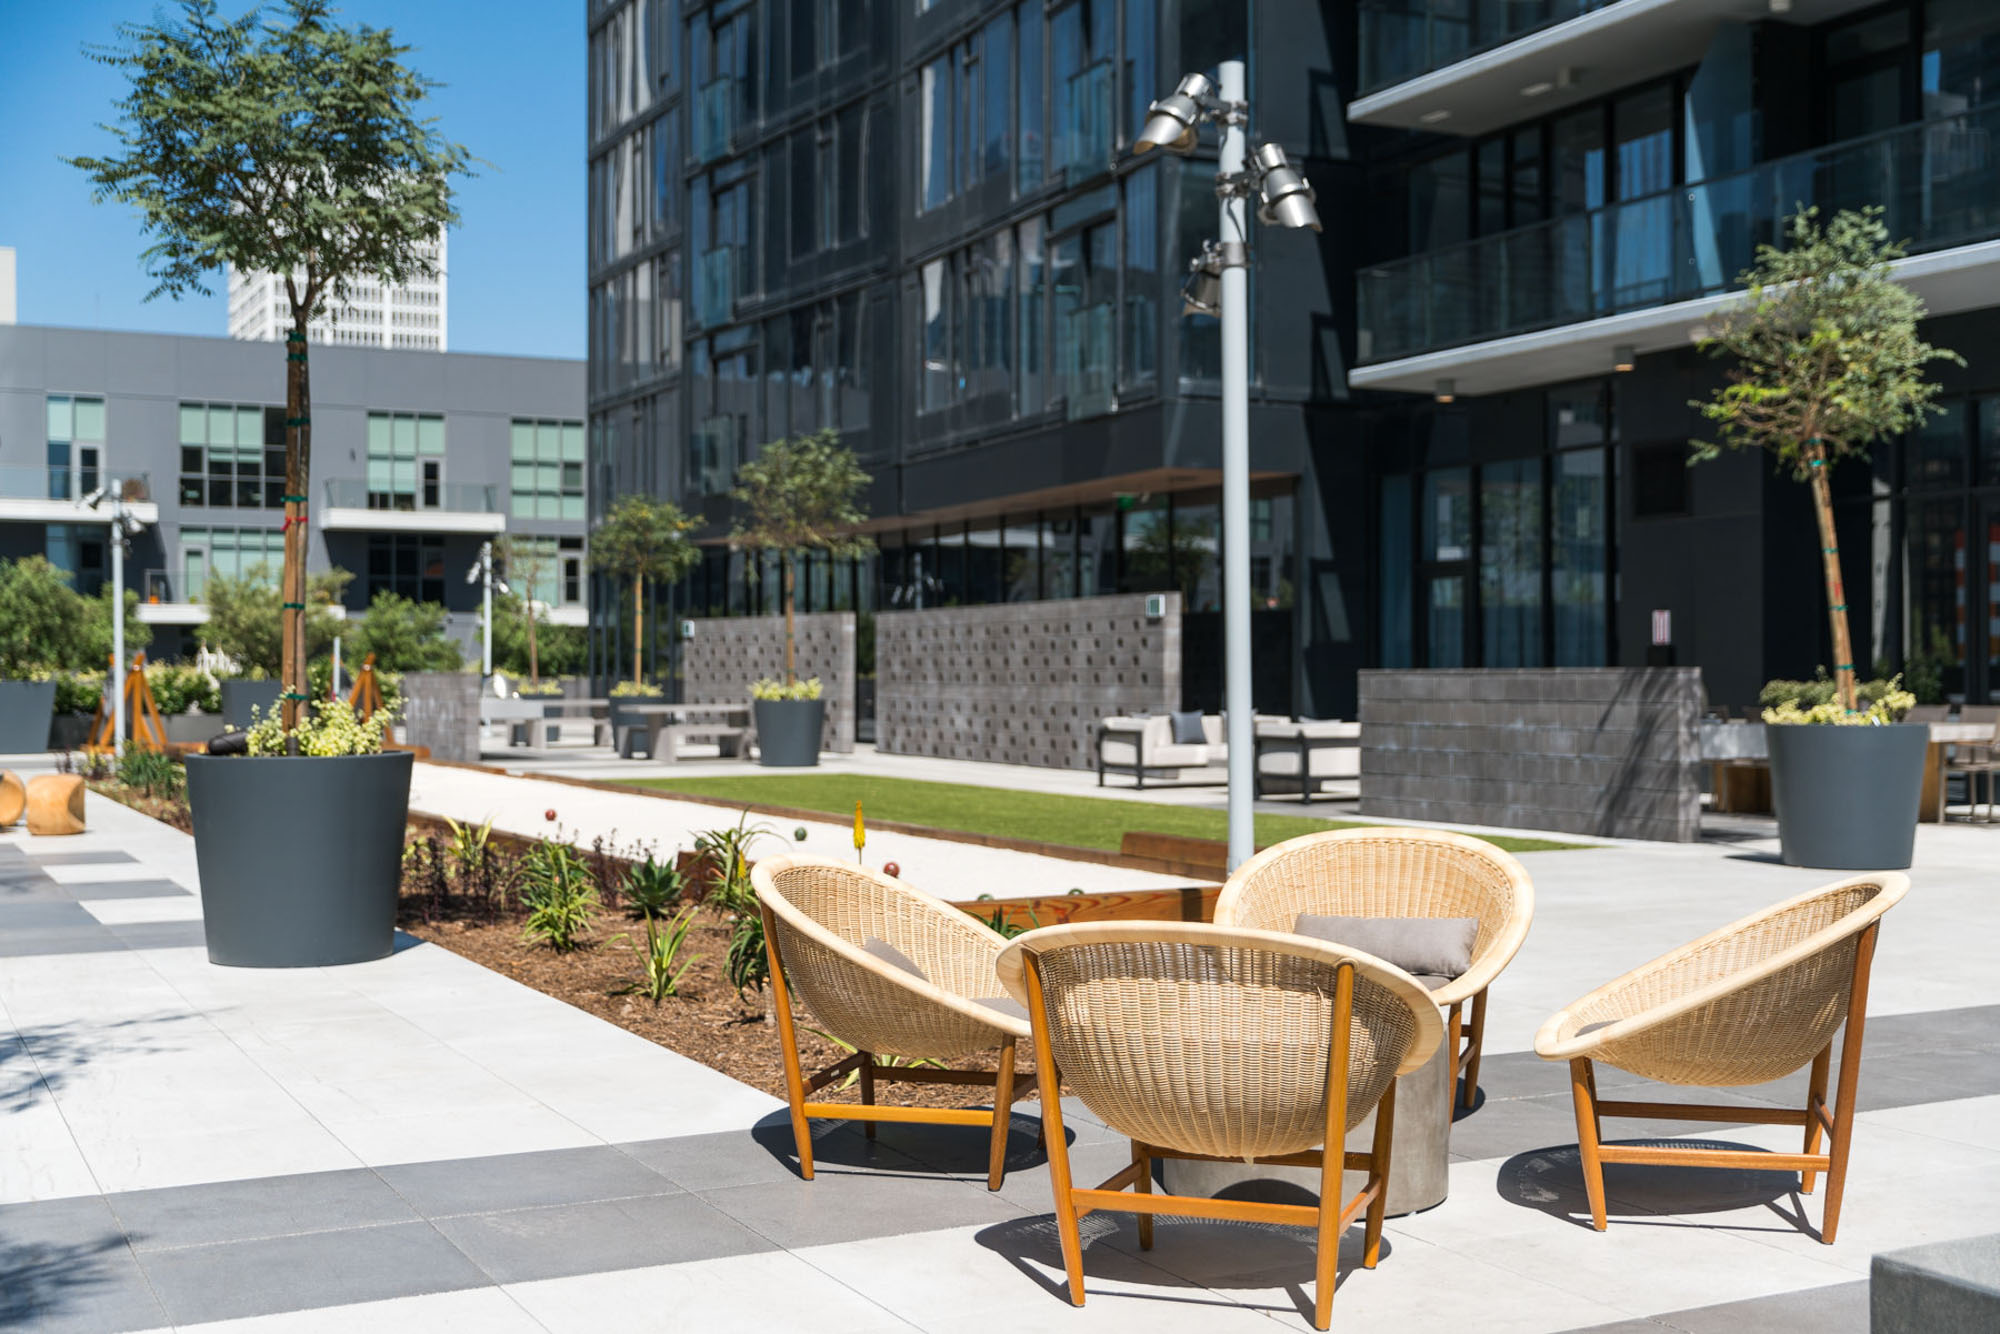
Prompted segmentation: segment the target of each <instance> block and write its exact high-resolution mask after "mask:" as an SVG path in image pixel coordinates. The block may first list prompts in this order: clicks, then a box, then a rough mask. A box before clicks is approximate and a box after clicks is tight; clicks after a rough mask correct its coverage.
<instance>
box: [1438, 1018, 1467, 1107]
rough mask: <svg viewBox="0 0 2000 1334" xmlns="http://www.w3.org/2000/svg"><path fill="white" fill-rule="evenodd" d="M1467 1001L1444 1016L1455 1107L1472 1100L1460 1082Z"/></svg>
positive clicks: (1445, 1039)
mask: <svg viewBox="0 0 2000 1334" xmlns="http://www.w3.org/2000/svg"><path fill="white" fill-rule="evenodd" d="M1464 1019H1465V1002H1464V1001H1460V1002H1459V1003H1458V1004H1456V1005H1454V1006H1452V1007H1451V1013H1450V1014H1448V1015H1446V1016H1445V1017H1444V1049H1445V1052H1446V1054H1447V1059H1449V1060H1450V1061H1451V1104H1452V1106H1454V1107H1469V1106H1471V1105H1472V1104H1471V1102H1470V1101H1469V1100H1467V1099H1466V1098H1465V1097H1464V1096H1463V1093H1462V1089H1463V1085H1461V1084H1460V1083H1459V1082H1458V1058H1459V1054H1460V1053H1459V1047H1460V1045H1461V1044H1462V1043H1463V1042H1464V1036H1463V1035H1464V1031H1465V1026H1464Z"/></svg>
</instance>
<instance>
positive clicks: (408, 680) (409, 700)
mask: <svg viewBox="0 0 2000 1334" xmlns="http://www.w3.org/2000/svg"><path fill="white" fill-rule="evenodd" d="M402 691H403V726H402V739H403V741H404V742H405V743H406V744H408V745H412V746H426V747H429V749H430V752H431V758H432V759H434V760H453V761H456V762H458V763H460V764H477V763H479V676H478V674H477V673H476V672H405V673H403V684H402Z"/></svg>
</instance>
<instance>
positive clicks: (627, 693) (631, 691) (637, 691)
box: [611, 681, 666, 699]
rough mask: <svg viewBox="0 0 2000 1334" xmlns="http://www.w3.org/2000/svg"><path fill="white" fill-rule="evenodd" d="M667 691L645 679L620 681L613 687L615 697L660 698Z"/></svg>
mask: <svg viewBox="0 0 2000 1334" xmlns="http://www.w3.org/2000/svg"><path fill="white" fill-rule="evenodd" d="M665 693H666V692H665V691H663V690H661V689H660V688H659V687H658V686H656V685H652V684H650V683H648V682H645V681H620V682H619V683H618V684H617V685H615V686H613V687H611V698H613V699H658V698H660V696H661V695H663V694H665Z"/></svg>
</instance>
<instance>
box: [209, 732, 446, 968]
mask: <svg viewBox="0 0 2000 1334" xmlns="http://www.w3.org/2000/svg"><path fill="white" fill-rule="evenodd" d="M414 758H415V757H414V756H412V755H411V754H410V753H409V752H408V751H390V752H387V753H384V754H381V755H349V756H344V757H341V758H339V759H313V758H309V757H300V758H290V757H276V756H273V757H268V758H260V759H249V758H227V759H221V758H216V757H214V756H207V755H191V756H189V757H188V761H187V783H188V805H189V807H190V809H191V811H192V814H193V816H194V851H195V861H196V864H197V866H198V867H199V869H200V872H201V915H202V926H203V929H204V931H205V932H206V934H207V937H208V958H209V962H211V963H219V964H226V965H229V966H231V967H237V968H319V967H325V966H327V965H330V964H343V963H361V962H364V961H366V960H368V959H380V958H384V957H386V956H387V955H388V954H389V953H390V952H391V951H392V950H393V949H394V948H395V938H396V890H397V885H398V883H399V881H400V879H401V870H402V855H403V830H404V826H405V824H406V822H407V820H408V818H409V811H410V767H411V763H412V761H413V760H414Z"/></svg>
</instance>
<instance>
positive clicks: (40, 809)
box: [28, 774, 83, 834]
mask: <svg viewBox="0 0 2000 1334" xmlns="http://www.w3.org/2000/svg"><path fill="white" fill-rule="evenodd" d="M28 832H29V833H31V834H81V833H82V832H83V779H81V778H79V777H78V776H77V775H75V774H39V775H37V776H36V777H35V778H33V779H31V780H29V783H28Z"/></svg>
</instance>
